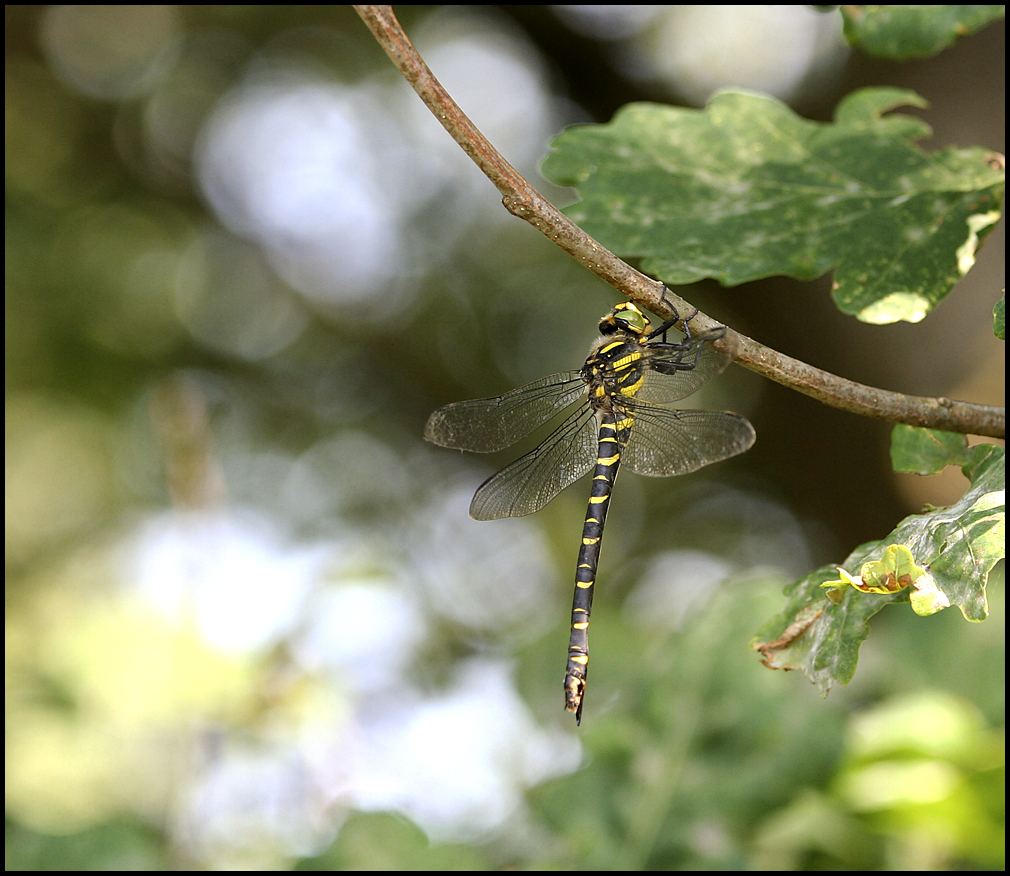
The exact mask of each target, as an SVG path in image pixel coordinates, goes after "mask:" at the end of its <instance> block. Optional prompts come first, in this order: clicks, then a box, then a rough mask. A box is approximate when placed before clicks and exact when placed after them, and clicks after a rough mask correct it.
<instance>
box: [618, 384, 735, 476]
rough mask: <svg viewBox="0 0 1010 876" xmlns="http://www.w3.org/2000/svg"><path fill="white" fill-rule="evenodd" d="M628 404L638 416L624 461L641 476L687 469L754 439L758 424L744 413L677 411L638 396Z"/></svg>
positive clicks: (732, 452)
mask: <svg viewBox="0 0 1010 876" xmlns="http://www.w3.org/2000/svg"><path fill="white" fill-rule="evenodd" d="M628 407H629V408H630V409H631V410H632V411H633V413H634V418H635V419H634V424H633V425H632V427H631V438H630V440H629V441H628V446H627V447H625V449H624V453H623V454H621V461H622V462H623V463H624V464H625V465H626V466H627V467H628V468H629V469H631V471H633V472H637V473H638V474H641V475H650V476H652V477H670V476H671V475H681V474H687V473H688V472H692V471H697V470H698V469H699V468H704V467H705V466H706V465H709V464H711V463H713V462H720V461H721V460H723V459H729V458H730V457H731V456H736V455H737V454H738V453H743V452H744V451H745V450H747V449H748V448H749V447H750V446H751V445H752V444H753V443H754V438H755V434H754V427H753V426H752V425H751V424H750V423H749V422H748V421H747V420H746V419H744V418H743V417H741V416H740V415H739V414H729V413H726V412H724V411H678V410H674V409H673V408H664V407H660V406H658V405H652V404H649V403H647V402H640V401H638V400H637V399H636V400H635V402H634V404H633V405H629V406H628Z"/></svg>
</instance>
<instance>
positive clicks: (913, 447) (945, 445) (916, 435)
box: [891, 424, 989, 475]
mask: <svg viewBox="0 0 1010 876" xmlns="http://www.w3.org/2000/svg"><path fill="white" fill-rule="evenodd" d="M988 452H989V451H988V450H986V449H985V445H980V446H978V447H969V446H968V439H967V438H966V437H965V436H964V435H959V434H957V433H955V432H940V431H938V430H936V429H922V428H919V427H916V426H904V425H900V424H899V425H897V426H895V427H894V429H893V430H892V431H891V467H892V468H893V469H894V470H895V471H906V472H912V473H914V474H920V475H934V474H939V473H940V472H941V471H943V469H945V468H946V467H947V466H948V465H959V466H961V467H962V468H964V467H966V466H967V467H971V466H974V465H975V463H976V462H977V461H978V460H979V458H980V457H981V456H985V455H987V454H988Z"/></svg>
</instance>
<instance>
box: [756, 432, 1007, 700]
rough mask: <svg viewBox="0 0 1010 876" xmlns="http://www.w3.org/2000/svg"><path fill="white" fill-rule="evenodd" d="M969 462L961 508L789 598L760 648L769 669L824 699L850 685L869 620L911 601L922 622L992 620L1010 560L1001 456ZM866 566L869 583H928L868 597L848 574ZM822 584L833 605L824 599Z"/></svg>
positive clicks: (918, 524) (873, 547)
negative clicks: (905, 578) (937, 615)
mask: <svg viewBox="0 0 1010 876" xmlns="http://www.w3.org/2000/svg"><path fill="white" fill-rule="evenodd" d="M970 456H971V458H970V459H969V461H968V462H967V463H966V464H965V465H964V466H963V468H964V469H965V474H967V475H968V476H969V477H970V478H971V481H972V483H971V486H970V488H969V489H968V491H967V492H966V493H965V494H964V496H962V497H961V500H960V501H959V502H957V504H955V505H952V506H950V507H949V508H936V509H931V510H929V511H927V512H926V513H924V514H913V515H912V516H910V517H906V518H905V519H904V520H902V521H901V523H899V524H898V526H897V527H895V529H894V530H893V531H892V532H891V533H889V534H888V535H887V537H886V538H883V539H881V540H880V541H874V542H868V543H867V544H864V545H861V546H860V547H858V548H857V549H856V550H855V551H853V552H852V553H851V554H850V555H849V556H848V557H847V558H846V560H845V562H844V563H843V564H842V566H841V568H835V567H832V566H825V567H822V568H820V569H818V570H816V571H815V572H813V573H811V574H810V575H807V576H806V577H805V578H801V579H800V580H799V581H797V582H796V583H795V584H792V585H791V586H790V587H789V588H787V590H786V594H787V596H788V602H787V604H786V608H785V611H783V612H782V613H781V614H780V615H778V616H777V617H775V618H773V619H772V620H771V621H769V622H768V623H767V624H765V626H764V627H762V628H761V630H760V631H759V632H758V637H757V640H756V641H755V644H754V648H755V650H757V651H758V652H759V653H760V654H761V656H762V660H763V662H764V663H765V665H766V666H769V667H771V668H773V669H802V670H803V671H804V673H805V674H806V675H807V677H808V678H809V679H810V680H811V681H812V682H814V684H816V685H817V686H818V687H819V688H820V689H821V692H822V693H824V694H826V693H827V692H828V690H830V688H831V686H832V685H833V684H834V683H835V682H841V683H842V684H847V683H848V682H849V680H850V679H851V678H852V676H853V674H854V673H855V671H856V662H857V660H858V657H859V647H860V645H861V644H862V643H863V641H864V640H865V639H866V637H867V636H868V635H869V632H870V627H869V619H870V618H871V617H872V616H873V615H875V614H876V613H877V612H878V611H880V610H881V609H882V608H883V607H884V606H886V605H890V604H891V603H895V602H905V601H909V599H910V597H912V601H913V609H914V610H915V611H916V613H917V614H922V615H927V614H932V613H934V612H936V611H938V610H939V609H940V608H943V607H944V603H946V604H950V605H957V606H958V608H960V609H961V613H962V614H963V615H964V617H965V618H967V619H968V620H972V621H981V620H984V619H985V618H986V616H987V615H988V606H987V602H986V593H985V586H986V581H987V579H988V577H989V572H990V571H991V570H992V567H993V566H994V565H995V564H996V563H997V561H999V560H1000V559H1002V558H1003V557H1004V556H1005V554H1006V505H1005V502H1006V500H1005V489H1006V487H1005V484H1006V469H1005V464H1004V452H1003V450H1002V448H999V447H995V446H993V445H989V444H987V445H980V446H979V447H975V448H972V449H971V454H970ZM896 548H900V549H899V550H895V549H896ZM903 549H907V554H908V556H907V558H905V559H902V558H903V557H904V554H903V553H902V550H903ZM889 550H890V551H891V556H890V557H888V556H887V553H888V551H889ZM865 564H869V570H870V573H871V576H873V575H874V573H875V572H880V571H881V570H882V572H883V575H884V577H886V576H887V566H888V564H891V565H893V566H894V568H895V570H897V569H898V566H899V565H901V567H902V574H907V575H909V576H912V575H914V574H918V573H917V572H913V570H914V569H917V570H918V571H920V572H926V573H928V575H926V576H925V579H923V580H920V579H916V580H918V581H919V583H918V584H917V586H916V587H914V588H902V589H900V590H897V591H895V592H888V593H882V594H877V593H864V592H860V591H859V590H858V589H857V588H856V586H855V585H856V582H861V581H862V578H859V579H857V578H856V577H855V576H853V575H851V574H850V573H847V572H844V570H845V569H856V568H864V566H865ZM839 573H843V574H841V576H840V575H839ZM877 577H878V578H879V576H877ZM920 578H921V576H920ZM877 583H880V581H879V580H878V582H877ZM913 583H914V582H913ZM825 584H827V585H829V588H828V590H829V593H832V594H833V598H830V599H829V598H826V597H825V595H824V591H823V589H822V586H823V585H825ZM845 585H853V586H848V587H846V586H845ZM843 588H844V589H843ZM883 589H887V588H883ZM909 590H912V591H913V593H914V596H913V595H912V593H910V592H909ZM839 595H840V598H834V597H838V596H839Z"/></svg>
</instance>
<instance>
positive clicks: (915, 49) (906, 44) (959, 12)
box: [841, 6, 1004, 61]
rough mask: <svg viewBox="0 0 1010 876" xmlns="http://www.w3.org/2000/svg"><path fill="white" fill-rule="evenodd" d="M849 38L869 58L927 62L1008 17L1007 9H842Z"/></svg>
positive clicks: (1000, 7) (989, 7)
mask: <svg viewBox="0 0 1010 876" xmlns="http://www.w3.org/2000/svg"><path fill="white" fill-rule="evenodd" d="M841 11H842V20H843V22H844V27H845V38H846V39H847V40H848V41H849V42H850V43H851V44H852V45H854V46H858V47H859V48H861V49H862V50H863V51H864V52H866V53H867V54H869V55H876V56H877V57H878V58H890V59H892V60H895V61H904V60H907V59H908V58H927V57H929V56H930V55H935V54H936V53H937V52H939V51H941V50H943V49H945V48H947V46H949V45H951V44H952V43H954V42H955V41H956V40H958V39H960V38H961V37H965V36H968V35H969V34H972V33H974V32H975V31H977V30H979V29H981V28H983V27H985V25H987V24H989V23H991V22H993V21H998V20H999V19H1001V18H1003V16H1004V7H1003V6H842V7H841Z"/></svg>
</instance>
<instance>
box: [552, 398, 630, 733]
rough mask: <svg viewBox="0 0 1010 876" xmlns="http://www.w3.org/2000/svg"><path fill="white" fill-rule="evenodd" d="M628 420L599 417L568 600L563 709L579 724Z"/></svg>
mask: <svg viewBox="0 0 1010 876" xmlns="http://www.w3.org/2000/svg"><path fill="white" fill-rule="evenodd" d="M631 425H632V418H631V417H630V416H629V415H621V416H620V419H618V416H617V415H615V414H614V413H603V412H601V413H600V441H599V451H598V454H597V459H596V469H595V471H594V472H593V486H592V491H591V492H590V494H589V508H588V509H587V511H586V521H585V523H584V524H583V526H582V544H581V545H580V547H579V561H578V565H577V566H576V569H575V597H574V599H573V600H572V631H571V636H570V638H569V640H568V667H567V669H566V672H565V708H566V709H568V711H569V712H574V713H575V720H576V722H577V723H581V721H582V698H583V694H584V692H585V689H586V669H587V666H588V664H589V616H590V612H591V611H592V607H593V589H594V588H595V586H596V570H597V567H598V566H599V561H600V545H601V543H602V541H603V527H604V525H605V523H606V521H607V509H608V508H609V507H610V496H611V494H612V493H613V489H614V481H615V480H616V479H617V470H618V468H619V466H620V464H621V450H622V448H623V447H624V445H625V444H627V442H628V437H629V436H630V434H631Z"/></svg>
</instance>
